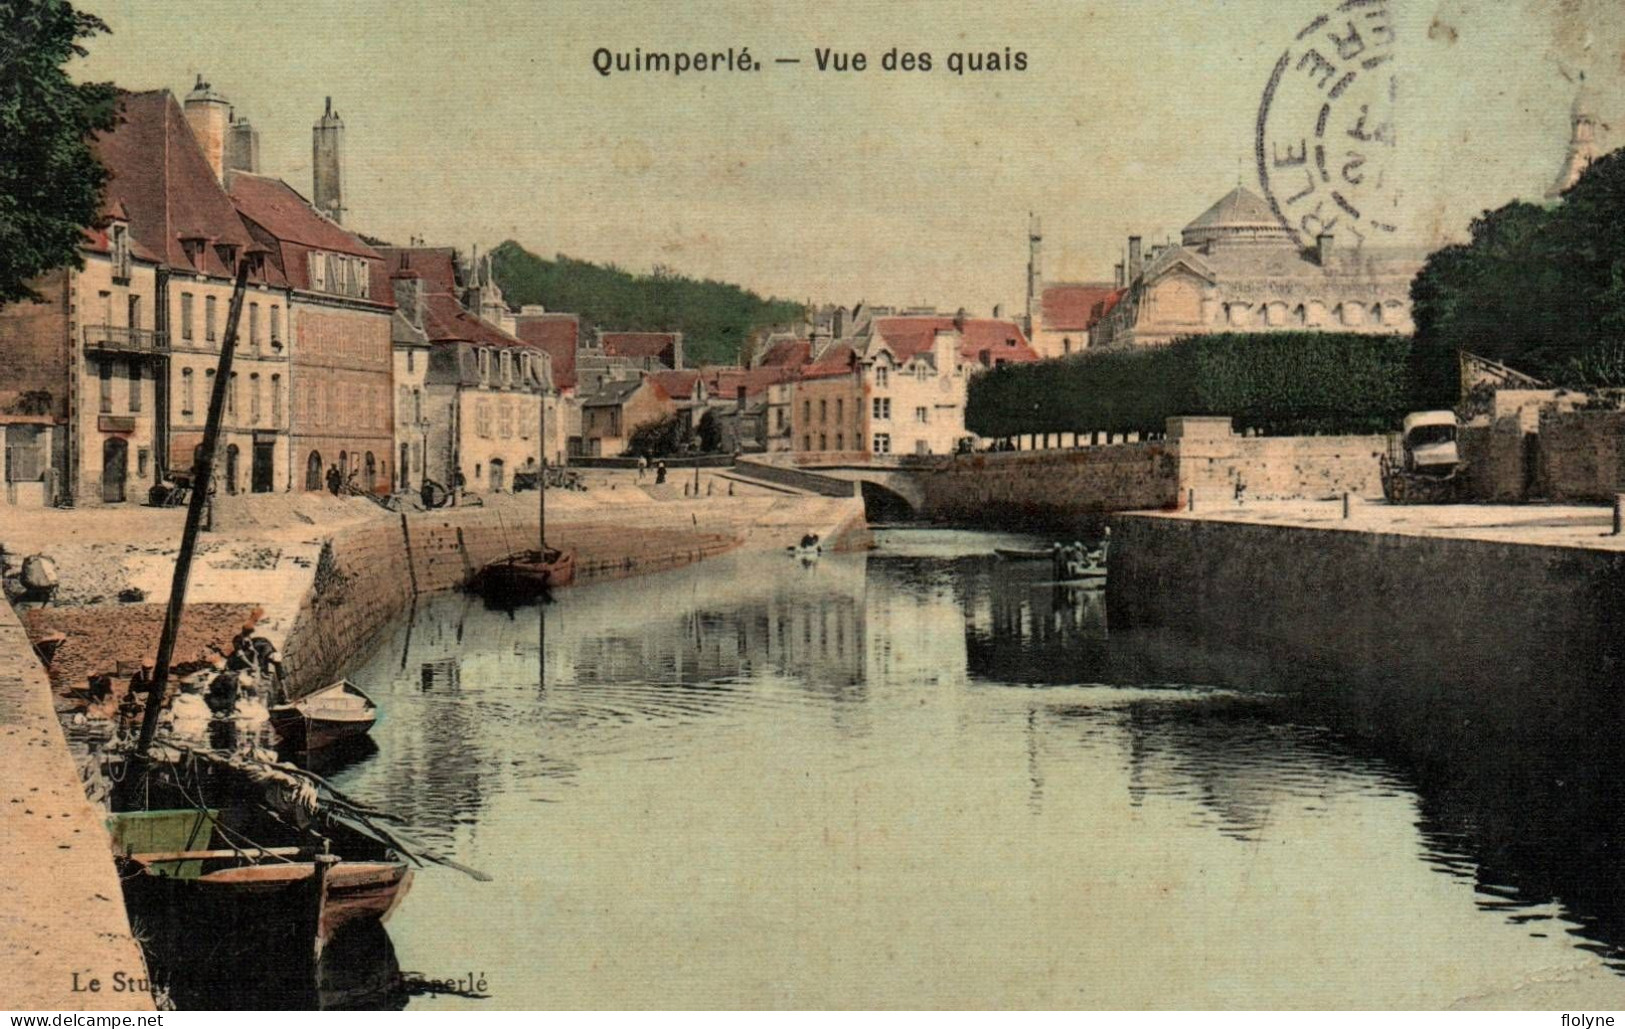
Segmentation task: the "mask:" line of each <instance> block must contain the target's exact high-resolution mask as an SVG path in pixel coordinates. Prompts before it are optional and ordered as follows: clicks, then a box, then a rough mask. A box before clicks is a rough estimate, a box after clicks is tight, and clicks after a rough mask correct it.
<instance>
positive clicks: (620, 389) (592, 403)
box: [581, 378, 671, 407]
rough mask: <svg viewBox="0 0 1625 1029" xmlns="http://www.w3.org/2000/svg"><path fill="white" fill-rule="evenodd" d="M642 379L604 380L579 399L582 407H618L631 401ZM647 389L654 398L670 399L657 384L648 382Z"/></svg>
mask: <svg viewBox="0 0 1625 1029" xmlns="http://www.w3.org/2000/svg"><path fill="white" fill-rule="evenodd" d="M644 381H645V380H643V379H642V378H637V379H605V380H604V381H603V382H601V383H599V384H598V388H597V389H595V390H593V391H592V392H591V393H588V394H587V395H586V396H584V397H582V398H581V406H582V407H620V406H621V405H622V404H624V403H626V402H627V400H629V399H631V397H632V394H634V393H636V392H637V391H638V390H639V389H641V388H643V384H644ZM649 388H650V389H653V390H654V391H655V394H656V396H658V397H659V398H660V399H662V400H670V399H671V397H670V396H669V395H668V394H667V393H666V391H665V390H663V389H661V388H660V384H659V383H657V382H650V383H649Z"/></svg>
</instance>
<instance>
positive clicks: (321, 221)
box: [229, 172, 381, 259]
mask: <svg viewBox="0 0 1625 1029" xmlns="http://www.w3.org/2000/svg"><path fill="white" fill-rule="evenodd" d="M229 192H230V194H231V200H232V203H234V204H236V205H237V210H238V211H239V212H241V213H242V214H243V216H244V217H246V218H249V219H252V220H253V221H254V222H255V223H256V224H258V225H259V226H260V227H261V228H263V229H265V231H267V232H269V233H270V234H271V235H273V236H275V237H276V238H277V239H279V240H282V241H283V242H286V243H301V244H303V245H305V246H307V247H310V248H311V249H313V250H327V251H331V252H332V253H335V254H350V255H352V256H355V257H371V258H379V259H381V255H380V254H379V253H378V251H376V250H374V249H373V248H372V247H369V246H368V245H367V244H365V243H363V242H362V241H361V239H360V237H358V236H356V235H355V234H354V233H352V232H349V231H347V230H345V229H344V228H343V227H342V226H340V225H339V224H338V223H337V222H335V221H333V220H332V219H331V218H328V217H327V216H326V215H324V214H322V213H321V212H320V211H317V210H316V208H314V207H312V206H311V205H310V202H309V201H308V200H306V199H305V198H304V197H303V196H301V195H300V194H299V192H298V191H297V190H295V189H294V188H293V187H292V186H290V185H288V184H287V183H286V182H283V181H282V180H281V179H273V178H271V177H270V176H267V175H252V174H250V173H248V172H233V173H232V174H231V187H230V190H229Z"/></svg>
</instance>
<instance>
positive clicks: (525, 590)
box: [470, 547, 576, 601]
mask: <svg viewBox="0 0 1625 1029" xmlns="http://www.w3.org/2000/svg"><path fill="white" fill-rule="evenodd" d="M575 577H576V556H575V552H574V551H571V550H559V549H558V548H556V547H548V548H547V549H546V550H525V551H521V552H520V553H517V554H514V555H512V556H511V557H509V558H507V559H506V560H503V561H498V562H496V563H495V564H489V565H486V566H485V567H484V568H482V569H480V571H479V574H477V575H475V576H474V580H473V582H472V583H470V585H471V586H472V587H473V588H474V589H475V590H477V591H478V592H480V593H482V594H484V595H485V596H487V597H491V598H493V599H496V600H508V601H519V600H529V599H533V598H535V597H539V596H541V595H543V594H544V593H546V592H547V591H548V590H552V589H558V588H559V587H561V586H568V585H570V583H572V582H574V581H575Z"/></svg>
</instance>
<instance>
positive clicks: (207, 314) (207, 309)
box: [203, 297, 217, 343]
mask: <svg viewBox="0 0 1625 1029" xmlns="http://www.w3.org/2000/svg"><path fill="white" fill-rule="evenodd" d="M216 306H217V305H216V304H215V298H214V297H204V298H203V338H204V339H206V340H208V341H209V342H210V343H213V342H214V310H215V307H216Z"/></svg>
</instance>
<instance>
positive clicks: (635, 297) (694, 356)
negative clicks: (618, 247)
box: [491, 240, 803, 366]
mask: <svg viewBox="0 0 1625 1029" xmlns="http://www.w3.org/2000/svg"><path fill="white" fill-rule="evenodd" d="M491 270H492V273H493V275H494V276H495V277H496V281H497V285H498V286H500V287H501V288H502V295H503V297H504V298H505V299H506V300H507V301H508V303H509V304H512V305H514V306H516V307H517V306H520V305H523V304H542V305H544V306H546V307H547V309H548V310H550V311H568V312H570V313H572V314H578V315H580V316H581V323H582V329H583V332H584V333H586V332H590V331H591V330H592V329H593V328H600V329H604V330H606V331H628V332H681V333H682V334H683V357H684V362H685V363H686V364H688V365H691V366H693V365H700V364H734V363H736V362H737V361H738V359H739V353H740V349H741V348H742V347H743V346H744V344H745V341H746V340H748V339H750V338H751V336H752V335H753V334H755V333H759V332H763V331H766V330H767V329H770V328H774V327H778V326H784V327H788V326H790V325H791V324H792V323H794V322H796V321H799V320H800V319H801V318H802V316H803V307H802V305H801V304H798V303H794V302H791V301H787V300H777V299H773V298H764V297H762V296H759V295H757V294H756V293H752V292H751V291H750V290H747V289H742V288H740V287H739V286H735V285H732V284H731V283H726V282H716V281H714V280H711V279H692V278H689V277H688V276H686V275H680V274H678V273H677V272H675V271H673V270H671V269H670V268H666V267H661V266H657V267H656V268H655V269H654V271H653V272H651V273H649V274H647V275H638V274H634V273H632V272H628V271H625V270H623V269H621V268H617V267H616V266H614V265H612V264H611V265H600V264H594V263H593V262H591V261H579V260H576V259H575V258H573V257H566V256H565V255H563V254H559V255H557V256H556V257H554V258H553V259H552V260H548V259H547V258H544V257H538V256H537V255H535V254H533V253H531V252H530V251H528V250H526V249H525V248H524V247H522V246H520V245H519V244H518V243H515V242H514V241H513V240H508V241H507V242H505V243H503V244H502V245H501V246H499V247H497V248H496V249H495V250H493V251H492V252H491Z"/></svg>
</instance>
